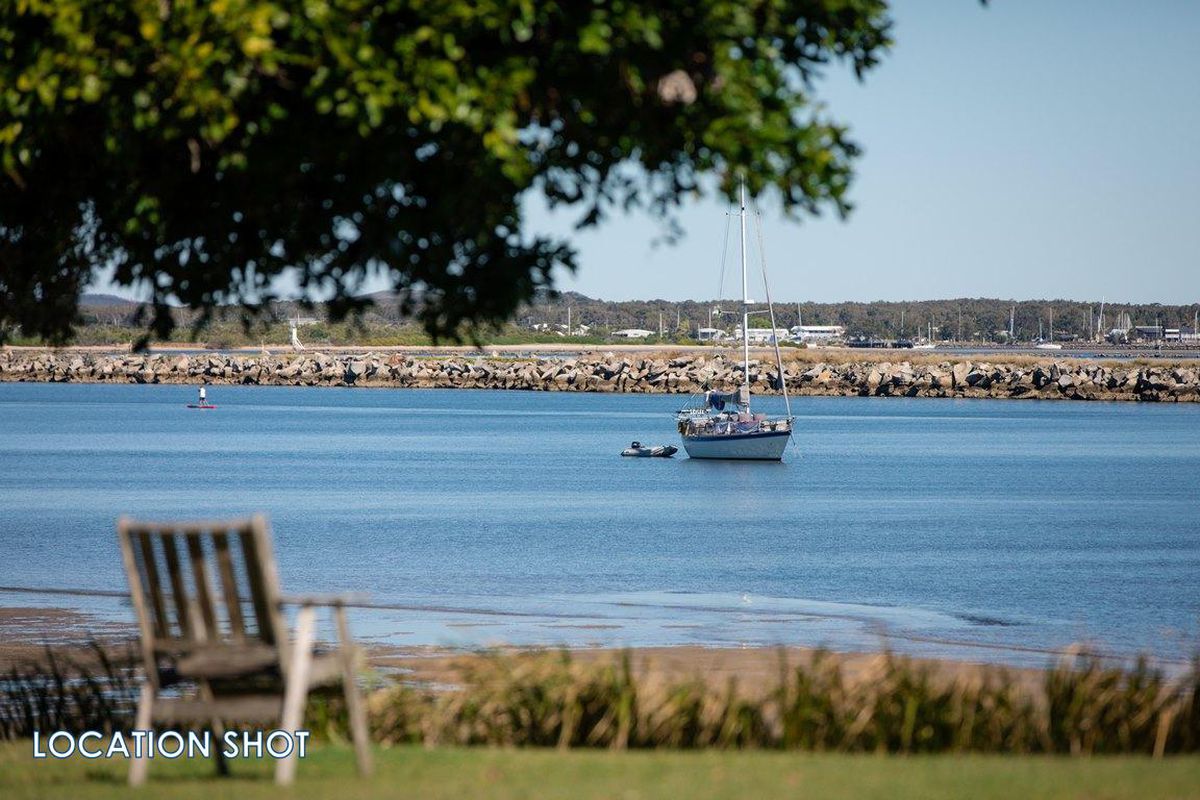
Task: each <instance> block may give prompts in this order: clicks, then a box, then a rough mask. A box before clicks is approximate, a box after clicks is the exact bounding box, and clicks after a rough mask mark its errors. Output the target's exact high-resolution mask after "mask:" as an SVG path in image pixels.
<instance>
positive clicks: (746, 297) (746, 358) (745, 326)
mask: <svg viewBox="0 0 1200 800" xmlns="http://www.w3.org/2000/svg"><path fill="white" fill-rule="evenodd" d="M740 180H741V183H740V185H739V186H738V194H739V199H740V200H741V206H742V210H741V212H740V213H739V215H738V216H740V217H741V223H742V385H743V386H745V387H746V401H747V403H749V400H750V292H749V287H748V284H747V278H746V271H747V269H746V178H745V176H742V177H741V179H740ZM747 410H749V406H748V405H747Z"/></svg>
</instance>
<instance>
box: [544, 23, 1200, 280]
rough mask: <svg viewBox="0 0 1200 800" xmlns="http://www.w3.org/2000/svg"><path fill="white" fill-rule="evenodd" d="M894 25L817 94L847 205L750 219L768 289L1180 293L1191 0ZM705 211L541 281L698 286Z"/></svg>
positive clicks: (1191, 235) (631, 232)
mask: <svg viewBox="0 0 1200 800" xmlns="http://www.w3.org/2000/svg"><path fill="white" fill-rule="evenodd" d="M894 18H895V22H896V25H895V30H894V38H895V40H896V44H895V47H894V49H893V51H892V53H891V55H890V56H889V57H888V58H887V59H886V60H885V61H884V62H883V63H882V64H881V65H880V66H879V67H878V68H877V69H875V70H874V71H873V72H872V73H870V74H868V76H867V78H866V81H865V82H864V83H862V84H859V83H858V82H857V81H856V80H855V79H854V78H853V75H852V74H851V73H849V71H848V70H831V72H830V74H829V75H828V76H827V80H826V82H825V84H824V85H823V86H822V87H821V93H822V95H823V98H824V99H825V100H826V101H827V103H828V106H829V109H830V111H831V112H832V113H833V115H834V116H835V118H838V119H840V120H841V121H843V122H846V123H848V124H849V125H850V126H851V129H852V133H853V135H854V137H855V138H856V139H857V140H858V142H859V143H860V144H861V145H862V147H863V148H864V150H865V153H864V155H863V156H862V158H861V160H860V161H859V165H858V177H857V179H856V181H855V184H854V186H853V188H852V191H851V197H852V200H853V202H854V203H855V206H856V208H855V211H854V212H853V213H852V214H851V216H850V217H849V219H848V220H847V221H845V222H842V221H839V220H837V219H836V217H835V216H834V215H831V214H827V215H826V216H824V217H822V218H820V219H818V220H817V221H815V222H812V221H810V222H806V223H804V224H796V223H793V222H785V221H784V220H783V219H782V218H781V216H780V215H779V214H778V212H777V210H774V211H773V210H772V209H770V208H766V207H765V208H764V210H763V214H764V227H765V231H764V234H765V237H766V250H767V256H768V259H767V263H768V267H769V269H770V277H771V286H772V294H773V296H774V298H775V299H776V300H785V301H794V300H814V301H839V300H877V299H882V300H916V299H937V298H951V297H963V296H967V297H980V296H983V297H1004V298H1010V297H1011V298H1015V299H1026V298H1041V297H1052V298H1064V299H1077V300H1091V299H1094V300H1100V299H1101V298H1104V297H1107V298H1108V299H1110V300H1119V301H1128V302H1164V303H1174V302H1178V303H1184V302H1195V301H1197V300H1198V299H1200V2H1188V1H1187V0H1175V1H1173V0H1152V1H1151V2H1146V3H1131V2H1122V1H1121V0H1088V1H1084V0H1079V1H1077V2H1068V1H1067V0H1054V1H1053V2H1045V1H1043V0H992V2H991V3H990V4H989V5H988V6H987V7H982V6H980V5H979V4H978V3H976V2H971V0H899V1H898V2H896V3H895V4H894ZM724 210H725V206H724V201H720V202H717V201H699V202H697V203H694V204H692V205H691V206H690V207H689V208H688V209H687V210H686V211H685V213H684V215H683V218H682V219H683V224H684V226H685V229H686V231H687V238H686V239H685V240H684V241H683V242H681V243H679V244H678V245H675V246H665V247H657V248H654V247H652V246H651V242H652V240H653V239H654V238H655V236H656V234H657V232H658V228H657V227H656V224H655V222H654V221H653V220H651V219H648V218H647V217H646V216H645V215H634V216H630V217H617V218H614V219H612V220H609V221H608V222H607V223H606V224H604V225H603V226H602V227H600V228H598V229H596V230H594V231H590V232H587V233H584V234H582V235H580V236H578V237H577V238H576V243H577V245H578V247H579V250H580V256H581V257H580V265H581V268H580V271H579V273H578V274H577V276H576V277H575V278H573V279H572V278H570V277H567V278H565V279H564V280H561V281H560V283H559V285H560V288H563V289H575V290H578V291H580V292H583V293H584V294H588V295H591V296H595V297H602V298H605V299H614V300H619V299H634V298H640V299H651V298H663V299H672V300H674V299H687V298H693V299H701V298H706V297H712V296H714V294H715V293H716V290H717V283H718V277H719V272H720V255H719V254H720V249H721V235H722V231H723V226H724ZM531 216H532V221H533V222H534V224H535V225H537V226H539V227H542V228H545V229H548V230H559V231H566V230H568V229H569V226H568V225H567V224H566V219H565V218H564V219H552V218H550V217H549V216H548V215H547V214H546V213H545V211H544V210H538V209H533V210H532V211H531ZM731 255H732V251H731ZM731 286H732V283H727V288H729V287H731ZM727 294H728V291H727ZM757 299H759V300H761V299H762V298H761V296H760V297H759V298H757Z"/></svg>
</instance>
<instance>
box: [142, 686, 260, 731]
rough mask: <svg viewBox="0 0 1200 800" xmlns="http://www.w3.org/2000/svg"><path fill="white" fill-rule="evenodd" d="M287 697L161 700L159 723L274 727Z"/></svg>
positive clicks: (156, 716) (157, 710)
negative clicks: (216, 721) (217, 721)
mask: <svg viewBox="0 0 1200 800" xmlns="http://www.w3.org/2000/svg"><path fill="white" fill-rule="evenodd" d="M282 708H283V697H282V696H281V695H278V694H266V695H237V696H233V697H214V698H213V699H212V700H211V701H205V700H190V699H188V700H185V699H177V698H159V699H158V700H157V701H156V702H155V703H154V711H153V714H152V716H153V719H154V721H155V722H158V723H161V724H166V725H173V724H178V723H187V722H199V723H208V722H210V721H211V720H212V719H213V717H217V718H218V719H222V720H224V721H226V722H251V723H255V722H256V723H273V722H277V721H278V720H279V714H280V710H281V709H282Z"/></svg>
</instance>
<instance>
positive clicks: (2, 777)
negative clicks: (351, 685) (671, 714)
mask: <svg viewBox="0 0 1200 800" xmlns="http://www.w3.org/2000/svg"><path fill="white" fill-rule="evenodd" d="M30 754H31V747H30V744H29V742H20V743H17V744H15V745H14V744H6V745H2V746H0V798H5V800H20V798H42V797H47V798H49V797H53V798H69V800H87V799H88V798H114V797H135V796H136V797H147V798H152V797H163V798H168V797H169V798H173V799H174V798H181V799H183V798H203V800H218V798H224V797H228V798H239V800H241V799H242V798H245V799H246V800H250V799H251V798H274V797H280V796H282V797H297V798H301V797H303V798H310V797H311V798H338V799H339V800H352V799H353V798H367V797H372V798H374V797H382V798H408V797H412V798H422V800H436V798H464V797H483V796H486V797H497V798H525V797H530V798H532V797H537V798H558V797H561V798H592V797H596V798H600V797H604V798H613V797H620V798H630V799H631V800H633V799H634V798H659V797H661V798H669V799H670V800H685V799H689V798H716V797H746V798H758V797H780V796H786V797H790V798H807V797H811V798H832V797H853V798H895V797H919V798H928V799H930V800H932V799H934V798H973V800H984V799H985V798H1022V799H1023V800H1024V799H1025V798H1029V799H1030V800H1033V798H1096V799H1097V800H1099V799H1100V798H1125V797H1128V798H1200V757H1182V758H1169V759H1166V760H1164V761H1151V760H1150V759H1148V758H1138V757H1112V758H1091V759H1069V758H1044V757H1018V756H932V757H910V758H900V757H888V756H848V755H838V754H830V755H814V754H809V753H761V752H736V753H730V752H713V751H708V752H678V751H653V752H625V753H610V752H605V751H579V750H576V751H571V752H565V753H564V752H555V751H549V750H493V749H482V748H481V749H471V750H465V749H453V748H447V749H437V750H426V749H423V748H420V747H401V748H394V749H388V750H377V751H376V771H375V775H374V776H373V777H371V778H370V779H365V780H364V779H359V778H358V777H357V776H355V774H354V761H353V755H352V752H351V751H350V750H349V749H348V748H343V747H334V746H324V747H320V748H318V749H316V750H315V751H314V752H313V753H311V754H310V756H309V758H307V759H305V760H304V761H303V762H301V764H300V769H299V776H298V778H297V782H296V785H295V786H294V787H292V789H290V790H289V791H287V792H283V793H280V792H279V790H277V789H276V787H275V786H274V785H273V784H272V783H271V781H270V766H269V765H268V764H265V763H261V762H258V763H254V762H240V763H239V762H235V763H234V764H233V767H234V770H233V772H234V776H233V777H232V778H227V779H218V778H216V777H214V776H213V773H212V768H211V764H208V763H204V762H192V763H184V762H161V763H155V764H154V765H153V766H152V767H151V770H150V781H149V783H148V784H147V785H146V786H145V787H144V788H142V789H140V790H136V792H135V791H134V790H130V789H129V788H128V787H126V786H125V785H124V779H125V764H124V762H119V761H117V762H98V761H84V760H82V759H74V760H69V761H50V760H47V761H37V762H35V761H33V759H32V758H31V757H30Z"/></svg>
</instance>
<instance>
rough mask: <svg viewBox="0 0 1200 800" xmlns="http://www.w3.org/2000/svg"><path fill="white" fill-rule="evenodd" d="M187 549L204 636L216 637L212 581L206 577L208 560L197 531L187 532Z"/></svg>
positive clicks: (218, 635)
mask: <svg viewBox="0 0 1200 800" xmlns="http://www.w3.org/2000/svg"><path fill="white" fill-rule="evenodd" d="M187 549H188V557H189V559H190V560H191V562H192V582H193V583H194V584H195V585H196V601H197V603H198V604H199V606H200V618H201V620H202V621H203V622H204V634H205V635H204V638H205V639H217V638H219V637H220V635H221V631H220V628H219V627H218V625H217V612H216V608H215V607H214V606H213V594H212V582H211V580H210V579H209V577H208V562H207V561H206V560H205V558H204V544H203V542H202V541H201V540H200V534H199V533H196V532H194V531H193V532H190V533H188V534H187Z"/></svg>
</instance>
